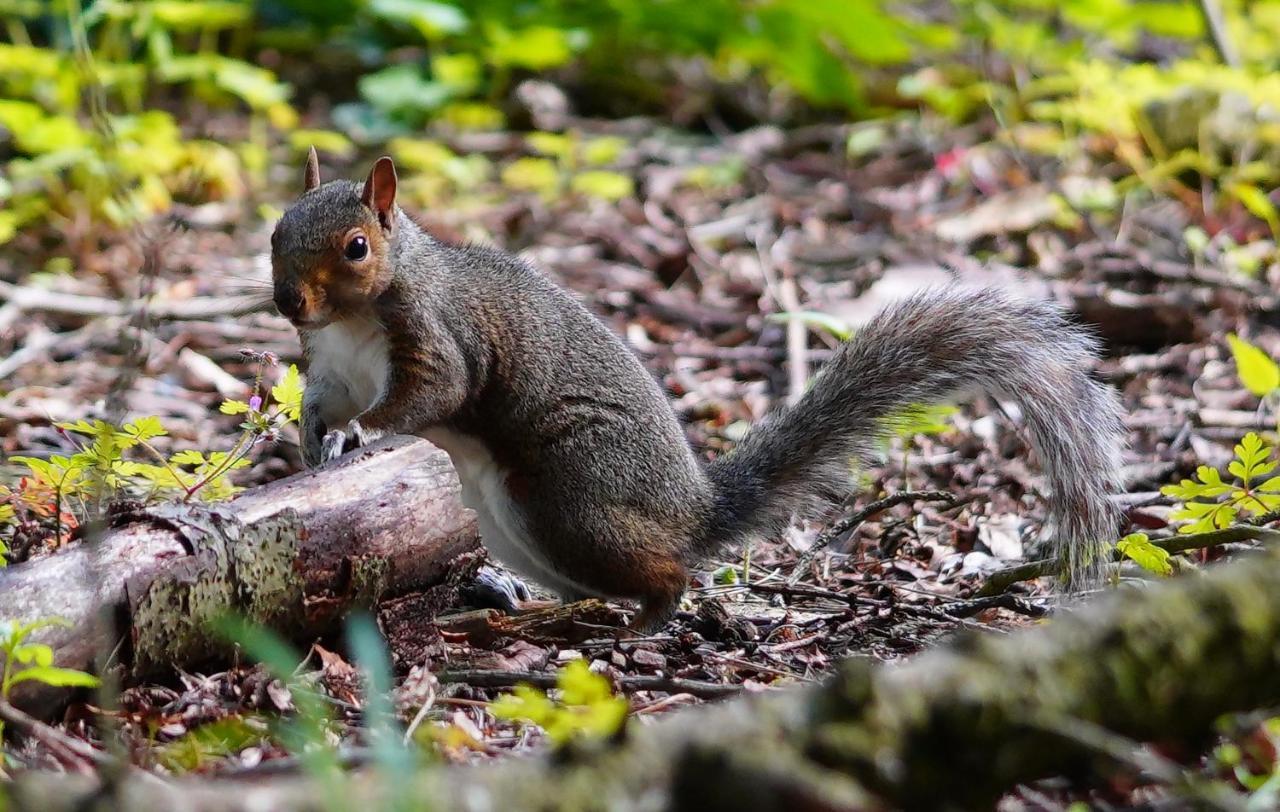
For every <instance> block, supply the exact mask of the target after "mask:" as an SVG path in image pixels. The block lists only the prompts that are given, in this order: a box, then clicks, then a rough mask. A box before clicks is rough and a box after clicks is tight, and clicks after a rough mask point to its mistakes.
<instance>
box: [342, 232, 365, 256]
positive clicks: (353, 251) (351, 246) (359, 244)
mask: <svg viewBox="0 0 1280 812" xmlns="http://www.w3.org/2000/svg"><path fill="white" fill-rule="evenodd" d="M344 253H345V254H346V257H347V259H349V260H351V261H352V262H359V261H360V260H362V259H364V258H365V257H366V256H368V255H369V241H368V240H366V239H365V238H364V236H363V235H358V236H355V237H352V238H351V242H349V243H347V250H346V251H345V252H344Z"/></svg>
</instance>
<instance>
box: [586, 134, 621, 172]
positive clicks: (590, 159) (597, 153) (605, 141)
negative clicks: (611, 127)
mask: <svg viewBox="0 0 1280 812" xmlns="http://www.w3.org/2000/svg"><path fill="white" fill-rule="evenodd" d="M626 148H627V141H626V139H625V138H618V137H617V136H613V135H607V136H604V137H602V138H593V139H591V140H590V141H588V142H587V143H586V145H585V146H583V148H582V160H584V161H586V162H587V163H588V164H590V165H591V166H604V165H605V164H611V163H613V162H614V161H616V160H618V157H619V156H620V155H622V151H623V150H624V149H626Z"/></svg>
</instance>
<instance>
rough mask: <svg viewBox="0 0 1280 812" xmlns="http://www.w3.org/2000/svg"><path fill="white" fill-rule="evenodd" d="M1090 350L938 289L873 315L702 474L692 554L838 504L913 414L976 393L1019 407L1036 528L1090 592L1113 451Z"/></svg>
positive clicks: (1104, 524) (1056, 316) (983, 295)
mask: <svg viewBox="0 0 1280 812" xmlns="http://www.w3.org/2000/svg"><path fill="white" fill-rule="evenodd" d="M1096 351H1097V343H1096V341H1095V340H1094V339H1093V337H1092V336H1090V335H1089V334H1088V333H1087V332H1085V331H1084V330H1082V329H1081V328H1079V327H1077V326H1075V325H1073V324H1071V323H1070V322H1069V321H1067V319H1066V318H1065V316H1064V314H1063V312H1062V310H1061V309H1060V308H1058V307H1057V306H1056V305H1054V304H1051V303H1048V302H1039V301H1029V300H1024V299H1020V298H1017V297H1015V296H1011V295H1009V294H1007V293H1004V292H1002V291H1000V290H997V289H966V288H943V289H940V290H935V291H930V292H925V293H922V294H919V295H916V296H913V297H911V298H909V299H906V300H905V301H903V302H901V303H898V304H895V305H894V306H892V307H890V308H888V309H886V310H885V311H883V312H882V313H880V314H879V315H878V316H876V318H875V319H874V320H872V321H871V322H870V323H869V324H867V325H866V326H865V327H863V328H862V329H861V330H859V331H858V333H857V335H856V336H855V337H854V338H853V339H852V340H851V341H849V342H848V343H847V344H845V345H844V346H842V347H841V348H840V350H839V351H838V352H837V353H836V355H835V357H834V358H833V359H832V360H831V362H830V363H828V364H827V366H826V367H825V368H824V369H823V370H822V372H821V373H820V374H819V375H818V377H817V379H816V380H815V381H814V383H813V386H812V387H811V388H810V390H809V392H808V393H807V394H806V395H805V396H804V398H803V399H801V400H800V402H799V403H797V404H796V405H795V406H793V407H791V408H789V409H785V410H782V411H780V412H778V413H776V414H774V415H773V416H772V417H770V418H769V419H767V420H766V421H765V422H763V423H761V424H760V425H759V426H757V427H756V428H755V429H753V430H752V431H751V432H750V433H749V434H748V435H747V437H746V438H745V439H744V440H743V441H742V443H741V444H739V446H738V447H737V449H736V450H734V451H733V453H731V454H729V455H727V456H724V457H721V458H720V459H718V460H716V461H715V463H713V464H712V465H711V466H710V468H709V470H708V475H709V476H710V478H711V481H712V484H713V486H714V489H715V494H716V506H715V509H714V511H713V514H712V517H711V520H710V521H709V522H708V525H707V527H706V528H705V529H704V532H703V533H702V534H701V539H700V541H701V548H702V551H703V552H707V553H709V552H711V551H712V550H714V549H715V548H716V547H718V546H719V545H721V544H726V543H733V542H735V541H741V540H745V539H746V538H748V537H751V536H757V535H762V534H772V533H776V532H779V531H781V530H782V529H783V528H784V527H785V526H786V525H787V524H788V523H789V522H790V521H791V520H792V518H793V516H795V515H797V514H798V515H812V514H813V513H815V512H816V511H818V510H821V509H824V508H829V507H830V505H831V504H832V503H835V502H839V501H840V500H842V499H844V498H845V497H846V496H847V493H848V487H849V474H850V467H849V466H850V462H851V461H866V460H868V459H869V458H870V457H871V456H872V454H873V453H874V452H875V450H876V448H877V446H878V445H879V443H880V442H881V441H882V439H883V438H884V437H885V435H886V434H889V433H890V432H891V431H892V427H893V422H894V419H895V418H896V417H900V416H901V415H903V414H904V413H906V412H908V411H909V410H910V408H911V407H912V406H913V405H915V406H927V405H932V404H935V403H937V402H939V401H941V400H945V399H947V398H949V397H952V396H954V395H956V394H958V393H961V392H964V391H966V390H972V389H980V390H983V391H985V392H987V393H990V394H992V395H995V396H996V397H1000V398H1003V399H1008V400H1013V401H1015V402H1016V403H1017V404H1018V406H1019V407H1021V410H1022V415H1023V417H1024V419H1025V422H1026V425H1027V426H1028V428H1029V429H1030V433H1031V438H1032V442H1033V443H1034V444H1035V449H1036V452H1037V454H1038V456H1039V459H1040V462H1041V465H1042V466H1043V467H1044V468H1045V472H1046V474H1047V479H1048V488H1049V494H1048V497H1049V498H1048V505H1049V514H1050V518H1051V520H1052V524H1053V527H1052V528H1050V529H1047V531H1046V532H1048V533H1049V534H1050V537H1051V538H1052V539H1053V541H1054V544H1055V550H1054V552H1055V553H1056V555H1057V556H1058V558H1059V559H1060V561H1061V562H1062V564H1063V567H1062V571H1063V574H1064V579H1065V581H1066V586H1067V587H1068V588H1069V589H1080V588H1084V587H1087V586H1089V585H1091V584H1094V583H1096V581H1097V579H1098V577H1099V575H1100V573H1101V571H1102V567H1103V565H1104V563H1105V559H1104V553H1105V551H1106V545H1107V544H1108V543H1109V542H1110V541H1112V540H1114V538H1115V535H1116V530H1117V518H1118V517H1117V512H1116V510H1115V508H1114V507H1113V506H1112V504H1111V503H1110V502H1109V501H1108V499H1107V496H1108V494H1110V493H1113V492H1114V491H1115V490H1116V489H1117V488H1118V487H1119V484H1120V483H1119V477H1120V449H1121V447H1122V445H1123V443H1124V433H1123V427H1122V424H1121V419H1120V414H1121V412H1120V405H1119V401H1118V398H1117V397H1116V393H1115V392H1114V391H1113V390H1112V389H1111V388H1110V387H1107V386H1104V385H1102V384H1100V383H1098V382H1096V381H1094V380H1093V379H1092V378H1091V377H1090V376H1089V369H1088V368H1089V364H1090V361H1091V359H1092V358H1093V357H1094V356H1095V353H1096Z"/></svg>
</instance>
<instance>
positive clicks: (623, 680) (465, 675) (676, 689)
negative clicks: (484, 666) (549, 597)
mask: <svg viewBox="0 0 1280 812" xmlns="http://www.w3.org/2000/svg"><path fill="white" fill-rule="evenodd" d="M436 679H438V680H440V682H442V683H450V682H461V683H466V684H467V685H472V686H474V687H476V688H510V687H512V686H515V685H519V684H520V683H528V684H529V685H532V686H534V687H535V688H541V689H543V690H546V689H548V688H555V687H556V675H555V674H547V673H543V672H540V671H487V670H471V669H460V670H456V671H441V672H439V673H438V674H436ZM614 683H615V684H616V685H617V686H618V689H619V690H621V691H624V692H628V693H629V692H632V691H663V692H666V693H669V694H692V695H693V696H696V697H698V698H700V699H719V698H721V697H726V696H736V695H737V694H740V693H742V686H741V685H721V684H719V683H715V682H700V681H698V680H691V679H679V678H677V677H660V676H632V677H618V678H617V679H616V680H614Z"/></svg>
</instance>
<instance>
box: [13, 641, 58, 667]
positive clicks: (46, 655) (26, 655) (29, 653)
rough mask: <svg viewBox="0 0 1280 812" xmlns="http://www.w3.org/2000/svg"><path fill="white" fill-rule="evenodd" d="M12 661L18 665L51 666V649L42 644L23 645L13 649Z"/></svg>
mask: <svg viewBox="0 0 1280 812" xmlns="http://www.w3.org/2000/svg"><path fill="white" fill-rule="evenodd" d="M13 659H15V660H17V661H18V662H20V663H35V664H36V665H41V666H43V665H53V648H51V647H50V646H47V645H45V644H44V643H23V644H22V645H20V646H17V647H16V648H14V650H13Z"/></svg>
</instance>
